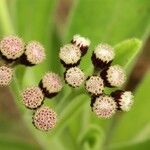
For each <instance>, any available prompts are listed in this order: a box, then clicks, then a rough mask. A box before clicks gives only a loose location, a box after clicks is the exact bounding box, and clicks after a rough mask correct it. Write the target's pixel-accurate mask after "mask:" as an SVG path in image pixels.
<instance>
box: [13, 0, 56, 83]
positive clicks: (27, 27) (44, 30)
mask: <svg viewBox="0 0 150 150" xmlns="http://www.w3.org/2000/svg"><path fill="white" fill-rule="evenodd" d="M56 2H57V1H55V0H51V1H49V0H43V1H42V0H33V1H30V0H25V1H24V0H16V2H15V4H16V10H15V11H13V12H14V13H13V14H12V15H11V16H12V17H13V24H14V25H15V29H16V34H18V35H20V36H22V37H23V39H24V40H25V42H29V41H30V40H37V41H39V42H41V43H42V44H43V45H44V47H45V50H46V61H45V62H43V63H42V64H40V65H38V66H35V67H32V69H28V71H27V72H26V74H25V76H24V80H25V81H26V80H27V79H29V78H30V75H31V74H32V76H34V77H33V79H35V80H32V81H33V82H31V83H35V82H36V83H37V81H38V80H40V78H41V76H42V75H43V74H44V73H45V71H47V70H48V69H49V66H50V65H49V63H47V61H49V60H50V61H49V62H51V58H52V55H53V49H52V48H51V45H52V43H51V42H52V40H51V39H52V37H51V36H52V32H53V24H54V20H53V15H54V11H55V8H56ZM24 70H25V68H23V67H22V68H20V67H18V68H17V72H24ZM28 73H29V74H28ZM35 74H36V75H35ZM23 75H24V74H23V73H22V74H17V78H18V79H20V80H22V78H23Z"/></svg>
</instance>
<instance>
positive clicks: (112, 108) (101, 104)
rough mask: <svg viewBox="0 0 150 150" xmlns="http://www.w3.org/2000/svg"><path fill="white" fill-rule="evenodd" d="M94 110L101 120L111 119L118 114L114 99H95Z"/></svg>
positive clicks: (102, 97) (101, 97)
mask: <svg viewBox="0 0 150 150" xmlns="http://www.w3.org/2000/svg"><path fill="white" fill-rule="evenodd" d="M92 110H93V112H94V113H95V114H96V115H97V116H98V117H99V118H110V117H112V115H113V114H114V113H115V112H116V103H115V101H114V99H113V98H112V97H110V96H107V95H101V96H99V97H96V98H95V102H94V103H93V106H92Z"/></svg>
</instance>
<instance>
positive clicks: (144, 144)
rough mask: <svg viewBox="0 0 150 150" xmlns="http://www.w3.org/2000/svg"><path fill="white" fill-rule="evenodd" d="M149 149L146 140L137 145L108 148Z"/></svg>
mask: <svg viewBox="0 0 150 150" xmlns="http://www.w3.org/2000/svg"><path fill="white" fill-rule="evenodd" d="M149 148H150V141H149V140H147V141H145V142H140V143H138V144H133V145H125V146H120V147H118V148H117V147H116V148H115V147H114V148H110V149H111V150H141V149H143V150H148V149H149Z"/></svg>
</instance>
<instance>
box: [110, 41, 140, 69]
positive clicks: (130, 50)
mask: <svg viewBox="0 0 150 150" xmlns="http://www.w3.org/2000/svg"><path fill="white" fill-rule="evenodd" d="M141 46H142V43H141V41H140V40H138V39H129V40H126V41H123V42H121V43H119V44H117V45H116V46H115V47H114V48H115V53H116V56H115V59H114V62H113V64H119V65H121V66H123V67H124V68H125V69H129V68H130V67H131V65H133V63H134V62H135V59H136V58H137V56H138V54H139V52H140V49H141Z"/></svg>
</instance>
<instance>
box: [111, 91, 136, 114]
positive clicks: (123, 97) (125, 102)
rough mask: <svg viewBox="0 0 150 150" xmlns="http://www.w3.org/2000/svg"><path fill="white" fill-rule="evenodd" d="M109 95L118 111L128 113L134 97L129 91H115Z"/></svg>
mask: <svg viewBox="0 0 150 150" xmlns="http://www.w3.org/2000/svg"><path fill="white" fill-rule="evenodd" d="M111 95H112V97H113V98H114V99H115V101H116V103H117V108H118V110H122V111H129V110H130V109H131V107H132V105H133V97H134V96H133V94H132V93H131V92H130V91H121V90H117V91H115V92H113V93H112V94H111Z"/></svg>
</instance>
